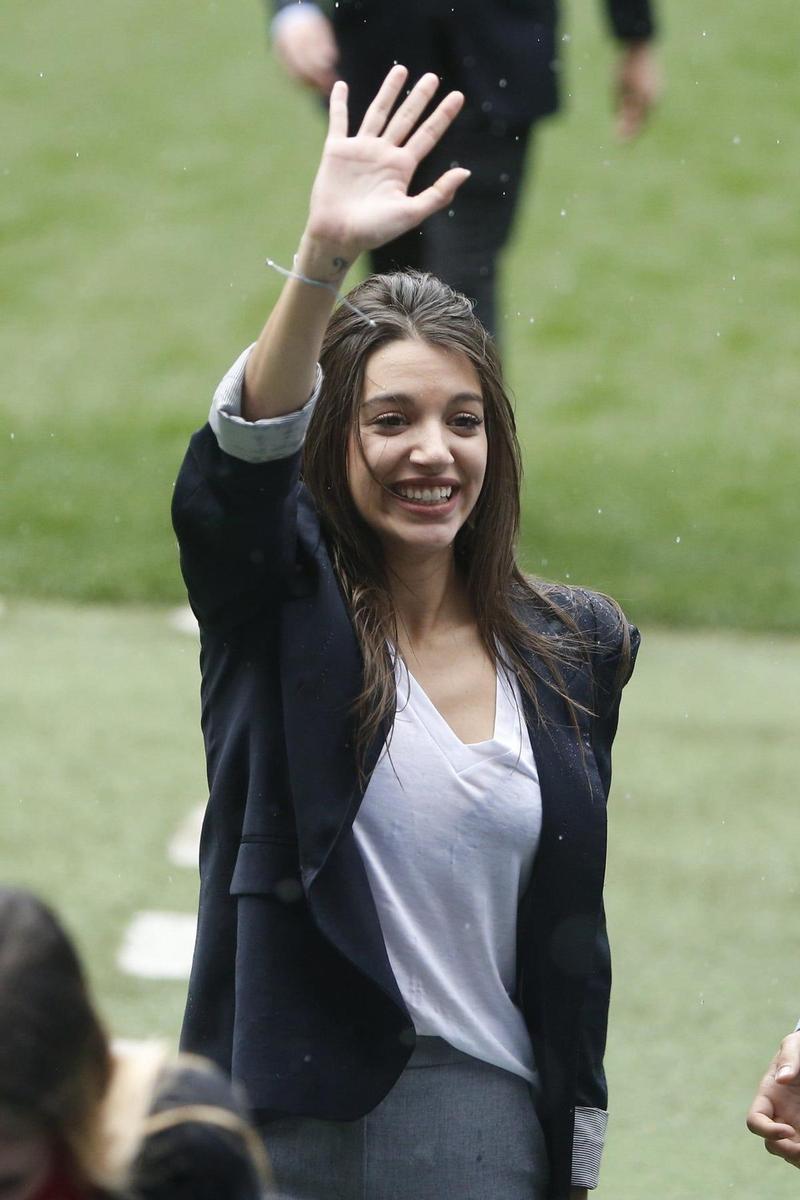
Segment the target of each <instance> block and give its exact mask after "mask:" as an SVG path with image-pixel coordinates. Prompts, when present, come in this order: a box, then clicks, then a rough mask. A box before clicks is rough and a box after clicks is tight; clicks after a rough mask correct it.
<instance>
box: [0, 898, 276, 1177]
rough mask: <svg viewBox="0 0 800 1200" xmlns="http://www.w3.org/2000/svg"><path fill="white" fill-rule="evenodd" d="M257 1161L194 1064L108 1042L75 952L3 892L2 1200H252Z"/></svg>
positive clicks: (226, 1086)
mask: <svg viewBox="0 0 800 1200" xmlns="http://www.w3.org/2000/svg"><path fill="white" fill-rule="evenodd" d="M268 1173H269V1169H268V1165H267V1161H266V1155H265V1153H264V1150H263V1147H262V1145H261V1142H260V1140H259V1139H258V1137H257V1135H256V1134H255V1133H254V1131H253V1130H252V1127H251V1126H250V1124H249V1122H248V1120H247V1116H246V1111H245V1108H244V1105H243V1104H242V1102H241V1101H240V1100H239V1099H238V1097H237V1096H236V1095H235V1094H234V1092H233V1091H232V1089H231V1085H230V1083H229V1082H228V1080H227V1079H226V1078H225V1077H224V1076H223V1074H222V1073H221V1072H219V1071H218V1070H216V1068H214V1067H212V1066H211V1065H210V1064H209V1063H207V1062H205V1060H202V1059H195V1058H191V1057H189V1056H183V1057H180V1058H178V1059H176V1060H170V1059H169V1058H168V1056H167V1054H166V1052H165V1051H164V1049H163V1048H162V1047H160V1046H157V1045H153V1044H147V1045H142V1046H134V1047H130V1048H127V1049H124V1050H122V1049H120V1050H115V1051H113V1052H112V1050H111V1049H110V1048H109V1044H108V1040H107V1038H106V1034H105V1032H104V1030H103V1028H102V1026H101V1024H100V1022H99V1020H98V1017H97V1015H96V1013H95V1010H94V1007H93V1005H92V1002H91V999H90V996H89V992H88V989H87V986H86V982H85V978H84V975H83V971H82V969H81V965H80V962H79V960H78V957H77V954H76V952H75V949H74V947H73V945H72V943H71V941H70V940H69V938H68V936H67V935H66V933H65V932H64V930H63V928H62V927H61V925H60V923H59V921H58V920H57V918H56V916H55V915H54V913H53V912H52V911H51V910H50V909H49V908H48V907H47V905H45V904H43V903H42V902H41V901H40V900H38V899H37V898H36V897H35V896H32V895H31V894H30V893H28V892H26V891H23V890H21V889H16V888H5V887H0V1197H2V1200H40V1198H42V1200H44V1198H45V1197H46V1198H47V1200H51V1198H52V1197H55V1196H58V1197H59V1200H82V1198H84V1197H100V1196H114V1195H117V1196H120V1197H125V1200H162V1198H163V1200H206V1198H207V1200H212V1198H213V1200H217V1198H218V1197H220V1196H225V1197H226V1200H258V1198H259V1197H261V1196H262V1195H263V1194H264V1187H265V1185H266V1181H267V1178H268Z"/></svg>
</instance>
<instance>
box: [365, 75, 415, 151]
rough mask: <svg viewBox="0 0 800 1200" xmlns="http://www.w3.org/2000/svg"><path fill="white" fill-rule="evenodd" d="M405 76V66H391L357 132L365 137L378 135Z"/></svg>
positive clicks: (392, 106) (387, 118)
mask: <svg viewBox="0 0 800 1200" xmlns="http://www.w3.org/2000/svg"><path fill="white" fill-rule="evenodd" d="M407 78H408V71H407V69H406V68H405V67H401V66H400V65H399V64H398V65H397V66H394V67H392V69H391V71H390V72H389V74H388V75H387V76H386V78H385V79H384V81H383V83H382V84H381V86H380V88H379V90H378V94H377V96H376V97H375V99H374V100H373V101H372V103H371V104H370V106H369V108H368V109H367V111H366V112H365V113H364V120H363V121H362V122H361V126H360V128H359V130H358V132H359V134H363V135H365V136H367V137H380V135H381V134H382V133H383V130H384V128H385V127H386V122H387V121H388V120H389V114H390V113H391V111H392V109H393V108H394V105H395V101H396V100H397V97H398V96H399V95H400V92H401V90H402V87H403V84H404V83H405V81H406V79H407Z"/></svg>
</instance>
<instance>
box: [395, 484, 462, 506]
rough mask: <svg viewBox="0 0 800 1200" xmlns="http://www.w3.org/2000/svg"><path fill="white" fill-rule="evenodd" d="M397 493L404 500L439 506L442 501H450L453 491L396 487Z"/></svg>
mask: <svg viewBox="0 0 800 1200" xmlns="http://www.w3.org/2000/svg"><path fill="white" fill-rule="evenodd" d="M397 492H398V495H400V496H402V497H403V499H404V500H415V501H417V503H422V504H441V502H442V501H443V500H449V499H450V496H451V495H452V492H453V489H452V487H433V488H418V487H398V488H397Z"/></svg>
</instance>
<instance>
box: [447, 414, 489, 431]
mask: <svg viewBox="0 0 800 1200" xmlns="http://www.w3.org/2000/svg"><path fill="white" fill-rule="evenodd" d="M452 423H453V424H454V425H455V426H456V428H457V429H477V428H478V427H479V426H480V425H482V424H483V417H478V416H476V414H475V413H468V412H463V413H456V415H455V416H454V417H453V422H452Z"/></svg>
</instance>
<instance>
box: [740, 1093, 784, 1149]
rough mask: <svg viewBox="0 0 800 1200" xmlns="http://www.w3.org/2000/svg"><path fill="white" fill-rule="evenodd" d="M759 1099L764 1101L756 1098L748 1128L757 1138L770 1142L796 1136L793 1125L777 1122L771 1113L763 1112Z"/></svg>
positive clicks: (748, 1115)
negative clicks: (759, 1105) (759, 1106)
mask: <svg viewBox="0 0 800 1200" xmlns="http://www.w3.org/2000/svg"><path fill="white" fill-rule="evenodd" d="M759 1099H762V1097H757V1098H756V1101H755V1102H754V1104H753V1107H752V1108H751V1109H750V1112H749V1113H748V1114H747V1128H748V1129H749V1130H750V1132H751V1133H755V1134H756V1136H757V1137H762V1138H764V1139H765V1140H767V1139H768V1140H770V1141H776V1140H777V1139H778V1138H788V1137H793V1136H796V1135H795V1131H794V1129H793V1128H792V1126H791V1125H787V1124H785V1123H784V1122H783V1121H775V1120H774V1119H773V1118H772V1116H771V1114H770V1113H766V1112H763V1111H761V1110H760V1109H759V1108H758V1100H759ZM770 1107H771V1106H770Z"/></svg>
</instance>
